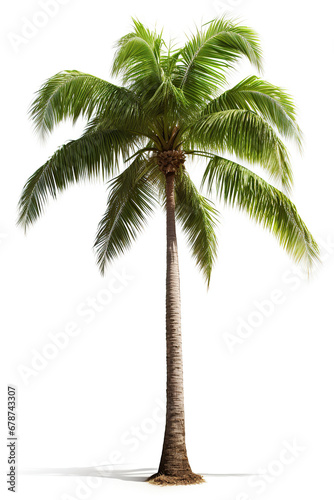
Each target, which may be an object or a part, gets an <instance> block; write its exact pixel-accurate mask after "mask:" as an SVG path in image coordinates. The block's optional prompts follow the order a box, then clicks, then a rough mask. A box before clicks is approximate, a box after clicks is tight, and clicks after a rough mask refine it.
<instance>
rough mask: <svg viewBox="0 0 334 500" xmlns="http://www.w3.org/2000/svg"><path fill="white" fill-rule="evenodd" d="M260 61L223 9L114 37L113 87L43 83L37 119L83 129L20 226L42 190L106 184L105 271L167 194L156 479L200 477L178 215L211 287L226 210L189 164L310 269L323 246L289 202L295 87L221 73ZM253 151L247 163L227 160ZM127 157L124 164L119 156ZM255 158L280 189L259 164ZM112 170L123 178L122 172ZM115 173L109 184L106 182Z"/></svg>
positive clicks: (68, 74) (37, 178)
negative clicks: (189, 400) (180, 41)
mask: <svg viewBox="0 0 334 500" xmlns="http://www.w3.org/2000/svg"><path fill="white" fill-rule="evenodd" d="M242 57H245V58H246V59H248V60H249V61H250V62H251V63H252V65H254V66H255V68H256V69H257V70H261V49H260V45H259V40H258V36H257V35H256V33H255V32H254V31H253V30H251V29H249V28H248V27H246V26H242V25H240V23H238V22H236V21H234V20H229V19H227V18H225V17H223V18H219V19H216V20H214V21H212V22H210V23H208V24H206V25H204V26H203V27H202V28H201V29H198V30H197V31H196V32H195V33H194V34H193V35H192V36H190V37H189V38H188V41H187V42H186V43H185V45H184V46H183V47H182V48H176V47H174V46H172V45H171V44H170V45H167V44H166V43H165V42H164V40H163V38H162V33H158V32H156V31H150V30H149V29H147V28H146V27H144V26H143V25H142V24H141V23H140V22H139V21H137V20H134V21H133V30H132V31H131V32H130V33H129V34H127V35H125V36H124V37H123V38H121V39H120V40H119V41H118V43H117V45H116V53H115V58H114V61H113V66H112V75H113V76H115V77H120V78H121V85H115V84H113V83H110V82H108V81H105V80H101V79H99V78H96V77H95V76H92V75H89V74H86V73H81V72H79V71H63V72H60V73H58V74H56V75H55V76H53V77H51V78H50V79H48V80H47V81H46V82H45V83H44V85H43V86H42V87H41V89H40V90H39V91H38V92H37V96H36V98H35V100H34V102H33V104H32V106H31V110H30V115H31V118H32V119H33V121H34V124H35V127H36V130H37V131H38V132H39V133H41V134H42V136H45V135H47V134H48V133H50V132H51V131H52V130H53V128H54V127H55V125H57V124H58V123H59V122H61V121H62V120H64V119H66V118H71V119H72V120H73V122H75V121H76V120H77V119H78V118H79V117H80V116H81V117H84V118H86V119H87V126H86V128H85V130H84V133H83V134H82V136H81V137H80V138H79V139H77V140H73V141H70V142H68V143H66V144H65V145H63V146H62V147H60V148H59V149H58V150H57V151H56V152H55V153H54V154H53V156H51V157H50V158H49V159H48V160H47V161H46V163H45V164H44V165H43V166H41V167H40V168H39V169H38V170H37V171H36V172H35V173H34V174H33V175H32V176H31V177H30V178H29V179H28V181H27V183H26V184H25V187H24V190H23V193H22V196H21V199H20V203H19V224H21V225H22V226H23V227H24V228H27V227H28V226H30V225H31V224H32V223H34V222H35V221H36V219H38V217H39V216H40V215H41V214H42V212H43V210H44V207H45V204H46V202H47V199H48V198H49V197H50V196H51V197H52V198H56V196H57V194H58V193H59V192H61V191H63V190H64V189H65V188H67V187H69V186H70V185H71V184H73V183H75V182H80V181H82V180H91V179H95V178H102V179H103V180H106V181H108V190H109V197H108V202H107V208H106V212H105V214H104V216H103V218H102V220H101V222H100V224H99V226H98V230H97V235H96V240H95V250H96V254H97V263H98V265H99V268H100V270H101V272H102V273H104V272H105V269H106V265H107V263H109V262H110V261H112V260H113V259H115V258H116V257H117V256H119V255H120V254H122V253H123V252H124V251H125V250H126V249H127V248H128V247H129V246H130V244H131V243H132V241H133V240H134V239H135V238H136V236H137V234H138V233H139V232H140V231H141V230H142V229H143V227H144V225H145V223H146V220H147V217H148V216H149V215H150V214H151V213H152V212H153V210H154V208H155V207H156V205H157V204H159V203H160V205H162V206H163V207H164V209H165V211H166V221H167V224H166V228H167V230H166V232H167V274H166V352H167V408H166V427H165V436H164V443H163V450H162V456H161V461H160V466H159V470H158V473H157V474H155V475H154V476H152V478H150V481H151V482H152V483H155V484H192V483H197V482H201V481H202V480H203V479H202V477H201V476H200V475H197V474H194V473H193V472H192V470H191V468H190V465H189V462H188V457H187V451H186V443H185V419H184V402H183V367H182V341H181V313H180V284H179V266H178V251H177V238H176V228H175V221H176V220H177V221H178V222H179V223H180V225H181V228H182V229H183V231H184V233H185V235H186V239H187V241H188V243H189V245H190V248H191V251H192V254H193V256H194V258H195V261H196V264H197V266H198V267H199V268H200V270H201V271H202V272H203V274H204V277H205V280H206V282H207V285H209V282H210V276H211V271H212V267H213V264H214V261H215V259H216V256H217V238H216V235H215V228H216V224H217V216H218V211H217V210H216V208H215V207H214V205H213V203H212V202H211V201H210V200H209V199H207V198H206V197H205V196H204V195H203V194H201V192H200V191H199V190H198V189H197V188H196V187H195V185H194V184H193V182H192V180H191V177H190V175H189V173H188V171H187V170H186V169H185V162H186V160H191V159H192V158H195V157H199V158H201V159H202V161H205V162H206V166H205V171H204V175H203V182H202V188H203V187H205V188H206V190H207V191H206V194H207V193H208V194H209V195H210V194H215V195H216V196H217V198H218V200H223V201H224V202H225V203H226V204H229V205H231V206H233V207H236V208H238V209H240V210H243V211H245V212H246V213H247V214H248V215H249V216H250V217H251V219H253V220H255V221H256V222H258V223H259V224H261V225H262V226H263V227H265V228H267V229H268V230H269V231H270V232H272V233H273V234H274V235H275V236H276V238H277V239H278V242H279V243H280V245H281V246H282V247H283V248H284V249H285V250H286V251H287V252H288V253H289V254H290V255H291V257H292V258H293V259H294V260H295V261H296V262H301V263H304V264H305V265H306V266H308V267H310V266H311V265H312V263H313V261H315V260H316V259H317V258H318V247H317V244H316V242H315V241H314V239H313V238H312V235H311V234H310V232H309V230H308V229H307V227H306V225H305V224H304V222H303V221H302V219H301V218H300V216H299V214H298V212H297V210H296V207H295V205H294V204H293V203H292V202H291V201H290V200H289V198H288V197H287V194H284V192H285V193H287V192H288V191H289V189H290V187H291V184H292V173H291V165H290V160H289V155H288V152H287V149H286V146H285V144H284V143H283V140H285V139H286V140H290V141H294V142H295V143H296V144H297V145H298V147H300V146H301V139H302V138H301V132H300V129H299V127H298V125H297V123H296V113H295V107H294V104H293V101H292V99H291V97H290V96H289V95H288V94H287V93H286V92H285V91H283V90H282V89H280V88H279V87H277V86H275V85H272V84H271V83H268V82H267V81H264V80H263V79H261V78H259V77H258V76H250V77H248V78H245V79H244V80H242V81H241V82H240V83H238V84H237V85H235V86H234V87H232V88H227V77H228V76H229V74H230V73H231V71H232V70H233V69H234V68H235V66H236V63H237V62H238V61H239V59H240V58H242ZM231 155H233V156H232V157H233V158H234V160H235V159H238V161H241V162H242V161H245V162H246V163H247V164H248V167H246V166H242V165H241V164H240V163H238V162H236V161H232V160H231V159H229V158H228V156H231ZM120 163H121V164H125V165H126V168H124V169H123V170H122V171H121V173H119V164H120ZM253 165H257V166H260V167H262V168H263V170H264V171H265V172H267V174H268V175H269V176H271V178H272V179H273V181H275V182H276V183H279V185H278V188H280V189H278V188H277V187H274V186H273V185H272V184H270V183H268V182H267V181H266V180H264V179H263V178H261V177H260V176H258V175H256V174H255V173H254V171H253V170H254V169H253V170H252V166H253ZM116 174H117V175H116ZM110 179H112V180H110Z"/></svg>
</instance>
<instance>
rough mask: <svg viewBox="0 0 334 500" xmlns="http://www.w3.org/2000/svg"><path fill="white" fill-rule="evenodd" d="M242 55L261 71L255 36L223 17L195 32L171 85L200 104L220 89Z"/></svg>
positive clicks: (258, 47)
mask: <svg viewBox="0 0 334 500" xmlns="http://www.w3.org/2000/svg"><path fill="white" fill-rule="evenodd" d="M243 56H244V57H246V58H247V59H248V60H249V61H250V62H251V63H252V64H254V65H255V66H256V67H257V68H258V69H260V68H261V60H262V53H261V49H260V45H259V39H258V36H257V34H256V33H255V32H254V31H253V30H251V29H250V28H248V27H246V26H241V25H240V24H238V23H237V22H233V21H232V20H229V19H227V18H225V17H221V18H219V19H216V20H213V21H211V22H210V23H207V25H206V27H205V28H204V29H203V28H202V29H200V30H199V29H198V30H197V31H196V32H195V34H194V35H193V36H192V37H190V39H189V40H188V42H187V43H186V44H185V46H184V48H183V49H182V51H181V59H180V63H179V64H178V66H177V67H178V76H177V77H176V79H175V84H176V85H177V86H178V87H180V88H182V89H183V91H184V93H185V96H186V97H187V98H188V99H189V100H190V101H192V102H193V103H199V104H201V105H202V104H203V102H207V100H208V99H210V98H211V97H212V96H213V94H214V93H215V91H216V90H217V89H218V88H221V86H222V85H223V84H224V83H225V82H226V76H227V74H228V73H229V72H230V70H231V69H233V67H234V65H235V62H236V61H238V60H239V59H240V58H241V57H243Z"/></svg>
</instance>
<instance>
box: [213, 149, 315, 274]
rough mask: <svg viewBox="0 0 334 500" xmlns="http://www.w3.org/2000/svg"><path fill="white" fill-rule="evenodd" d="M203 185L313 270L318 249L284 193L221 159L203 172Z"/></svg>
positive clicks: (241, 168)
mask: <svg viewBox="0 0 334 500" xmlns="http://www.w3.org/2000/svg"><path fill="white" fill-rule="evenodd" d="M203 185H206V187H207V189H208V192H209V193H212V192H215V194H216V195H217V196H218V198H219V199H222V200H224V201H225V202H226V203H228V204H229V205H230V206H232V207H236V208H239V209H240V210H243V211H245V212H246V213H247V214H248V215H249V216H250V217H251V218H252V219H253V220H255V221H256V222H257V223H259V224H261V225H262V226H263V227H264V228H266V229H268V230H269V231H270V232H271V233H273V234H274V236H275V237H276V238H277V239H278V241H279V243H280V245H281V246H282V247H283V248H284V249H285V250H286V252H287V253H288V254H289V255H290V256H291V257H292V258H293V259H294V260H295V262H297V263H299V262H303V263H305V264H306V266H307V268H308V269H310V267H311V265H312V264H313V262H314V261H316V260H318V259H319V248H318V245H317V243H316V242H315V240H314V238H313V236H312V234H311V233H310V231H309V230H308V229H307V227H306V225H305V223H304V222H303V220H302V219H301V217H300V216H299V214H298V212H297V209H296V207H295V205H294V204H293V203H292V202H291V201H290V200H289V198H287V196H285V195H284V194H283V193H282V192H281V191H279V190H278V189H276V188H275V187H274V186H272V185H271V184H269V183H268V182H266V181H265V180H264V179H262V178H261V177H259V176H258V175H256V174H255V173H254V172H251V171H250V170H248V169H247V168H245V167H243V166H241V165H239V164H238V163H235V162H233V161H230V160H228V159H226V158H222V157H219V156H215V157H213V158H212V159H211V160H210V161H209V163H208V165H207V167H206V170H205V172H204V176H203Z"/></svg>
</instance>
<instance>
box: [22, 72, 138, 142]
mask: <svg viewBox="0 0 334 500" xmlns="http://www.w3.org/2000/svg"><path fill="white" fill-rule="evenodd" d="M134 104H135V102H134V97H133V95H132V93H131V92H130V91H129V90H128V89H125V88H123V87H118V86H117V85H113V84H111V83H109V82H107V81H105V80H101V79H100V78H97V77H95V76H92V75H89V74H87V73H81V72H80V71H74V70H73V71H62V72H60V73H57V74H56V75H54V76H52V77H51V78H49V79H48V80H47V81H46V82H45V83H44V85H43V86H42V87H41V88H40V90H39V91H38V92H37V96H36V98H35V100H34V101H33V103H32V105H31V107H30V110H29V113H30V117H31V119H32V120H33V122H34V125H35V129H36V130H37V131H38V132H39V133H41V135H42V136H45V135H46V134H47V133H49V132H52V130H53V128H54V127H55V125H57V124H58V123H59V122H60V121H62V120H64V119H66V118H71V119H72V120H73V122H74V123H75V122H76V120H77V119H78V118H79V117H80V116H83V117H85V118H87V119H90V118H91V117H92V116H93V115H95V114H96V113H102V112H104V111H105V110H106V109H107V110H108V112H109V114H111V113H113V112H115V109H120V108H121V106H123V108H124V106H127V108H129V107H130V106H131V107H133V106H134ZM121 111H123V110H122V109H121ZM121 111H120V113H119V115H120V116H122V114H121Z"/></svg>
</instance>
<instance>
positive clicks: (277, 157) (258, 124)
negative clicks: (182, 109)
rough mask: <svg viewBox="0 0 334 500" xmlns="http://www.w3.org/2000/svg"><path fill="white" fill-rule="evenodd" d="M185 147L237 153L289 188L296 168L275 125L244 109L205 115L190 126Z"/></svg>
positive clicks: (285, 187)
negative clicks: (293, 166)
mask: <svg viewBox="0 0 334 500" xmlns="http://www.w3.org/2000/svg"><path fill="white" fill-rule="evenodd" d="M187 135H188V140H187V141H186V143H185V147H189V148H190V149H191V148H194V149H197V148H198V147H199V148H203V149H204V150H207V149H208V148H209V149H211V151H217V152H220V153H226V152H228V153H230V154H235V155H237V156H238V157H239V158H240V159H243V160H247V161H248V162H249V163H251V164H259V165H260V166H261V167H263V168H264V169H266V170H267V171H268V172H269V173H270V175H271V176H272V177H273V178H274V179H276V180H278V181H279V182H281V183H282V186H283V187H284V189H286V190H289V189H290V186H291V184H292V171H291V165H290V159H289V156H288V152H287V150H286V147H285V146H284V144H283V142H282V141H281V139H280V138H279V137H278V136H277V134H276V132H275V131H274V129H273V128H272V127H271V126H270V125H269V124H268V123H267V122H266V121H265V120H264V119H263V118H262V117H261V116H259V115H258V114H256V113H255V112H253V111H249V110H247V109H246V110H244V109H232V110H227V111H217V112H215V113H211V114H208V115H204V116H202V117H200V118H198V119H197V120H194V122H193V123H192V124H191V125H190V126H189V127H188V130H187Z"/></svg>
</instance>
